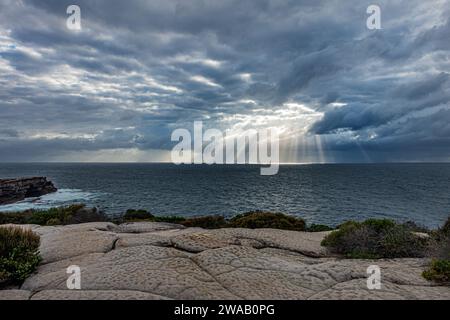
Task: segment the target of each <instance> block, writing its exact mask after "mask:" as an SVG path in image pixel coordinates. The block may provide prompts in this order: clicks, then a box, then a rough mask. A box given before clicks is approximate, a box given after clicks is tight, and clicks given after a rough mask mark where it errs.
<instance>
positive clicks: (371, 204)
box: [0, 163, 450, 228]
mask: <svg viewBox="0 0 450 320" xmlns="http://www.w3.org/2000/svg"><path fill="white" fill-rule="evenodd" d="M259 169H260V166H258V165H213V166H207V165H181V166H176V165H173V164H148V163H145V164H144V163H133V164H128V163H127V164H124V163H122V164H105V163H32V164H31V163H21V164H0V178H14V177H28V176H45V177H48V178H49V179H50V180H51V181H53V182H54V184H55V185H56V187H57V188H58V189H59V191H58V192H57V193H54V194H49V195H46V196H43V197H40V198H37V199H26V200H24V201H22V202H20V203H16V204H12V205H6V206H0V212H2V211H16V210H25V209H29V208H38V209H39V208H41V209H45V208H49V207H54V206H60V205H67V204H70V203H80V202H82V203H86V204H87V205H89V206H97V207H98V208H100V209H102V210H104V211H105V212H106V213H107V214H109V215H119V214H121V213H123V212H125V211H126V210H127V209H130V208H134V209H146V210H149V211H150V212H151V213H153V214H155V215H178V216H198V215H211V214H219V215H223V216H226V217H230V216H233V215H235V214H238V213H243V212H246V211H250V210H256V209H260V210H269V211H278V212H284V213H288V214H292V215H296V216H299V217H302V218H304V219H305V220H306V221H307V222H308V223H320V224H327V225H337V224H339V223H342V222H343V221H346V220H350V219H354V220H364V219H366V218H391V219H395V220H398V221H408V220H412V221H415V222H417V223H419V224H421V225H424V226H428V227H433V228H434V227H437V226H439V225H441V224H442V223H443V222H444V221H445V220H446V218H447V217H448V216H449V215H450V164H312V165H282V166H281V167H280V170H279V173H278V175H275V176H261V175H260V174H259V173H260V172H259Z"/></svg>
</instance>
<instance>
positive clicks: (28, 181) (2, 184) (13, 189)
mask: <svg viewBox="0 0 450 320" xmlns="http://www.w3.org/2000/svg"><path fill="white" fill-rule="evenodd" d="M55 191H57V189H56V188H55V186H54V185H53V183H52V182H51V181H48V180H47V178H45V177H33V178H23V179H0V205H3V204H10V203H14V202H17V201H20V200H23V199H25V198H31V197H39V196H42V195H45V194H48V193H52V192H55Z"/></svg>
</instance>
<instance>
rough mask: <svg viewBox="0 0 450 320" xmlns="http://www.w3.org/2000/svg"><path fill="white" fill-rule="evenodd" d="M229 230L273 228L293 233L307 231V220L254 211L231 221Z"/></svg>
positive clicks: (281, 214)
mask: <svg viewBox="0 0 450 320" xmlns="http://www.w3.org/2000/svg"><path fill="white" fill-rule="evenodd" d="M227 227H229V228H249V229H260V228H272V229H282V230H293V231H305V229H306V223H305V220H303V219H300V218H296V217H293V216H288V215H285V214H283V213H272V212H264V211H253V212H247V213H244V214H239V215H237V216H235V217H233V218H231V219H230V221H229V223H228V225H227Z"/></svg>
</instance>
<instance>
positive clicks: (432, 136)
mask: <svg viewBox="0 0 450 320" xmlns="http://www.w3.org/2000/svg"><path fill="white" fill-rule="evenodd" d="M74 3H76V4H77V5H79V6H80V7H81V14H82V28H83V29H82V31H79V32H73V31H70V30H68V29H67V28H66V26H65V22H66V17H67V16H66V13H65V11H66V8H67V6H68V5H71V4H74ZM370 4H372V2H371V1H356V0H355V1H346V2H345V3H342V1H333V0H332V1H321V0H319V1H317V0H315V1H313V0H307V1H297V0H295V1H294V0H292V1H290V0H261V1H248V0H226V1H212V0H211V1H210V0H189V1H185V0H183V1H181V0H180V1H176V0H172V1H167V0H164V1H163V0H152V1H144V0H133V1H121V0H108V1H106V0H99V1H87V0H83V1H81V0H80V1H75V2H74V1H65V0H63V1H61V0H50V1H38V0H30V1H12V0H4V1H2V2H1V3H0V161H15V160H24V159H27V160H29V159H38V160H46V159H52V158H54V157H58V159H61V158H63V156H64V154H65V153H70V152H78V151H80V152H81V151H92V152H95V151H99V150H107V149H130V148H132V149H138V150H150V149H170V147H171V142H170V133H171V131H172V130H173V129H175V128H177V127H188V128H190V127H191V126H192V122H193V121H194V120H202V119H203V120H205V121H209V124H208V125H209V126H217V127H222V126H223V123H222V120H223V119H224V118H226V117H233V116H235V115H240V116H251V115H253V114H254V112H259V113H262V111H261V110H265V111H264V114H266V115H268V116H270V115H271V112H273V113H275V111H277V110H278V111H279V110H283V108H284V104H286V103H297V104H301V105H305V106H306V107H308V108H310V109H311V110H314V111H317V112H321V113H323V116H321V117H320V118H315V120H311V121H312V122H311V123H309V124H308V127H307V128H306V129H307V130H306V131H307V133H306V136H308V137H310V138H311V137H312V139H315V138H314V137H319V138H320V139H321V140H322V142H323V146H322V147H323V150H324V152H325V153H328V155H329V159H330V160H335V161H369V160H373V161H403V160H430V159H431V160H433V161H434V160H436V161H437V160H449V159H450V150H449V149H448V148H445V145H446V143H447V146H448V145H449V144H448V137H449V136H450V134H449V125H448V123H450V114H449V112H450V105H449V101H450V79H449V77H450V62H449V61H450V19H449V9H448V5H447V6H446V3H445V1H441V0H433V1H426V2H423V1H419V0H416V1H406V0H405V1H398V2H396V3H395V4H393V3H392V2H388V1H380V2H378V4H379V5H380V6H381V8H382V30H376V31H371V30H368V29H367V28H366V18H367V14H366V8H367V7H368V6H369V5H370ZM256 110H259V111H256ZM285 120H286V119H280V125H283V124H284V122H285ZM294 126H295V124H294ZM298 126H305V124H304V123H303V122H302V123H299V124H298ZM282 160H283V159H282ZM287 160H288V161H295V160H297V161H302V159H287Z"/></svg>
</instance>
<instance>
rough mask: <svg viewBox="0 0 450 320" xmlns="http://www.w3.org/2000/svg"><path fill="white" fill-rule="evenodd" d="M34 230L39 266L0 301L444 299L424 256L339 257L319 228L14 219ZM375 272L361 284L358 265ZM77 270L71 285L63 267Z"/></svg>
mask: <svg viewBox="0 0 450 320" xmlns="http://www.w3.org/2000/svg"><path fill="white" fill-rule="evenodd" d="M22 227H24V228H31V229H33V230H34V231H35V232H37V233H39V234H40V235H41V239H42V241H41V248H40V250H41V255H42V257H43V264H42V265H41V266H40V267H39V268H38V270H37V272H36V273H35V274H34V275H32V276H31V277H29V278H28V279H27V280H26V281H25V283H24V284H23V285H22V287H21V288H20V289H21V290H9V291H0V299H7V298H12V299H50V300H51V299H74V300H83V299H88V300H92V299H100V300H110V299H127V300H134V299H450V288H449V287H444V286H435V285H433V284H432V283H430V282H427V281H426V280H424V279H423V278H422V277H421V272H422V270H423V269H424V268H425V266H426V264H427V263H428V261H427V260H425V259H392V260H346V259H340V258H337V257H331V256H329V255H327V252H326V250H325V249H324V248H323V247H321V246H320V242H321V240H322V239H323V237H324V236H325V235H326V233H306V232H295V231H283V230H273V229H259V230H249V229H220V230H204V229H200V228H184V227H183V226H180V225H175V224H167V223H131V224H125V225H121V226H116V225H114V224H111V223H89V224H81V225H72V226H64V227H39V226H34V225H28V226H22ZM373 264H376V265H378V266H380V268H381V271H382V288H381V290H369V289H368V288H367V273H366V271H367V267H368V266H370V265H373ZM71 265H77V266H79V267H80V268H81V290H68V289H67V284H66V282H67V279H68V276H69V275H68V274H67V273H66V269H67V267H68V266H71Z"/></svg>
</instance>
